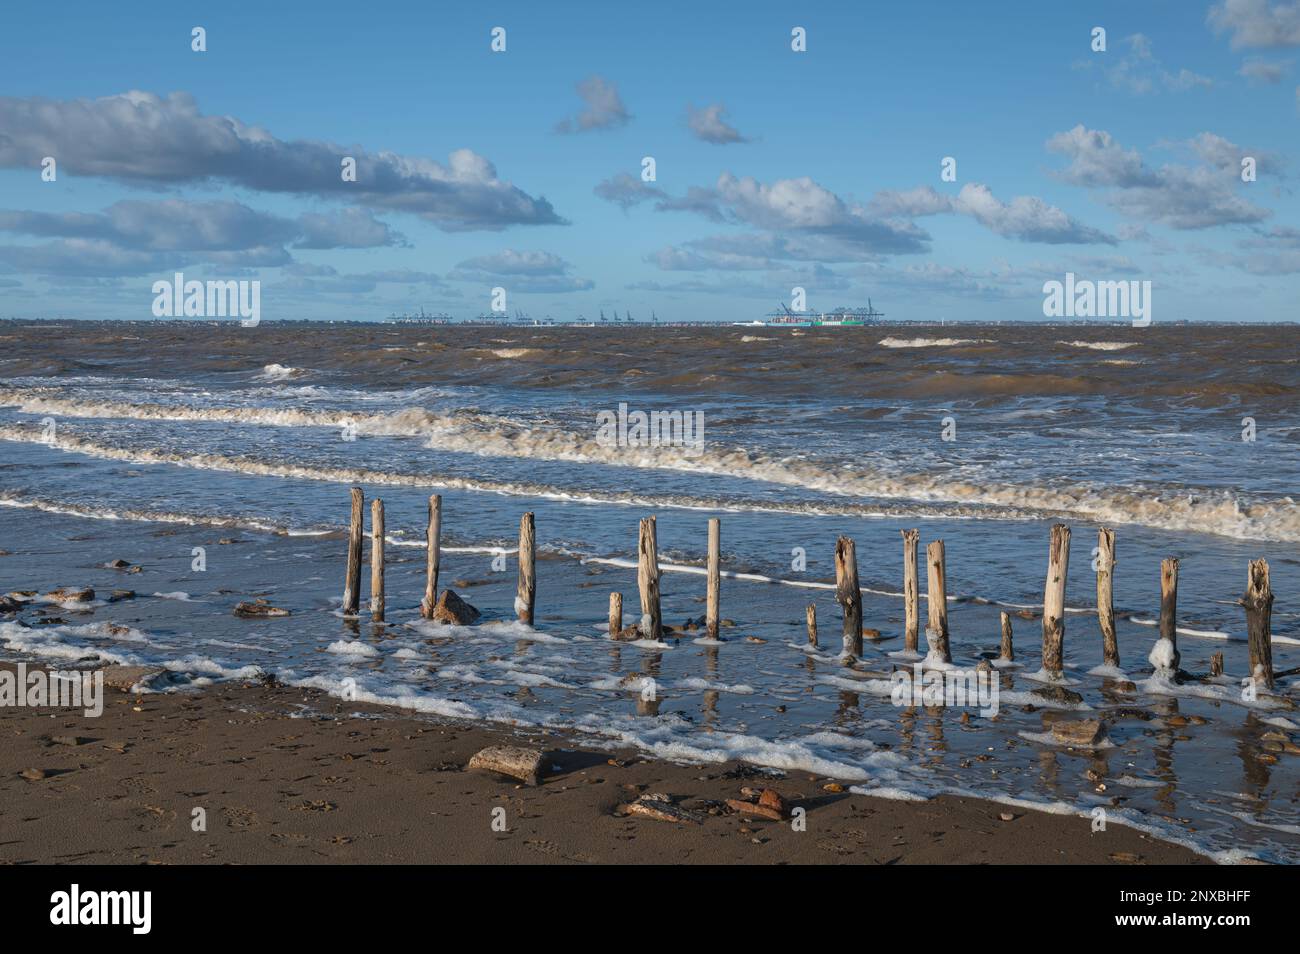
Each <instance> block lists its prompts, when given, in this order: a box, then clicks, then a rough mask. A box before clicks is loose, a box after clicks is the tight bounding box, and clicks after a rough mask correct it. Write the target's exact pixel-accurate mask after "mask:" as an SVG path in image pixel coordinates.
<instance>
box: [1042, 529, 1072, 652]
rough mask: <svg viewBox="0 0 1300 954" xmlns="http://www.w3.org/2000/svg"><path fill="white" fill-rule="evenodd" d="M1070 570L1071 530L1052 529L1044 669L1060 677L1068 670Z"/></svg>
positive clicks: (1044, 605)
mask: <svg viewBox="0 0 1300 954" xmlns="http://www.w3.org/2000/svg"><path fill="white" fill-rule="evenodd" d="M1069 569H1070V528H1069V527H1067V526H1066V525H1065V524H1063V523H1058V524H1056V525H1055V526H1053V527H1052V534H1051V542H1050V543H1049V545H1048V548H1047V586H1046V587H1045V588H1044V590H1043V669H1044V671H1045V672H1047V673H1048V675H1052V676H1059V675H1060V674H1061V672H1062V671H1063V670H1064V668H1065V577H1066V574H1067V573H1068V572H1069Z"/></svg>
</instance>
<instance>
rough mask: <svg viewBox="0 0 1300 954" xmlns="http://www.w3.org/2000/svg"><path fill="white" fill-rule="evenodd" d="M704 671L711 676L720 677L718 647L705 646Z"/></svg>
mask: <svg viewBox="0 0 1300 954" xmlns="http://www.w3.org/2000/svg"><path fill="white" fill-rule="evenodd" d="M704 672H705V673H706V674H707V675H709V676H710V677H712V678H714V679H717V678H718V647H717V646H705V647H704Z"/></svg>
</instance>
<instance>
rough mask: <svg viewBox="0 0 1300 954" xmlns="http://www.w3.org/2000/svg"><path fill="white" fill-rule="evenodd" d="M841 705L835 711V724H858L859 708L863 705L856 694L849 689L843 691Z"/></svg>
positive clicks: (840, 694) (841, 692)
mask: <svg viewBox="0 0 1300 954" xmlns="http://www.w3.org/2000/svg"><path fill="white" fill-rule="evenodd" d="M839 696H840V704H839V706H838V707H837V708H836V709H835V724H836V725H848V724H849V723H852V722H857V721H858V718H859V713H858V707H859V706H860V705H861V703H860V700H859V699H858V694H857V693H856V692H850V691H849V690H847V689H841V690H840V693H839Z"/></svg>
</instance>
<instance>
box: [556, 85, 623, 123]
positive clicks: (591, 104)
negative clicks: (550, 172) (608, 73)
mask: <svg viewBox="0 0 1300 954" xmlns="http://www.w3.org/2000/svg"><path fill="white" fill-rule="evenodd" d="M576 88H577V90H578V95H579V96H580V97H581V98H582V101H583V102H584V103H585V104H586V105H585V106H584V107H583V109H582V111H581V112H579V113H578V115H577V116H574V117H572V118H569V119H562V120H560V121H559V122H558V123H556V125H555V131H556V132H560V133H573V132H590V131H592V130H596V129H613V128H615V127H618V126H624V125H626V124H627V123H628V121H629V120H630V119H631V118H632V116H631V114H629V113H628V111H627V107H626V106H624V105H623V98H622V97H621V96H619V95H618V88H617V87H616V86H615V85H614V84H613V83H611V82H610V81H609V80H607V79H605V78H604V77H603V76H595V75H593V76H588V77H587V78H586V79H585V80H583V81H582V82H580V83H578V85H577V87H576Z"/></svg>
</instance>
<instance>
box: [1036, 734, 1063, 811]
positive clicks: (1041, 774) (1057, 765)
mask: <svg viewBox="0 0 1300 954" xmlns="http://www.w3.org/2000/svg"><path fill="white" fill-rule="evenodd" d="M1043 731H1044V732H1051V731H1052V729H1051V727H1050V726H1048V725H1044V727H1043ZM1038 780H1039V781H1040V782H1042V783H1043V788H1044V789H1045V790H1047V791H1049V792H1051V793H1052V794H1058V793H1059V789H1060V784H1061V760H1060V757H1059V755H1058V753H1057V751H1056V749H1054V748H1052V747H1051V746H1046V745H1044V746H1042V747H1041V748H1039V750H1038Z"/></svg>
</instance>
